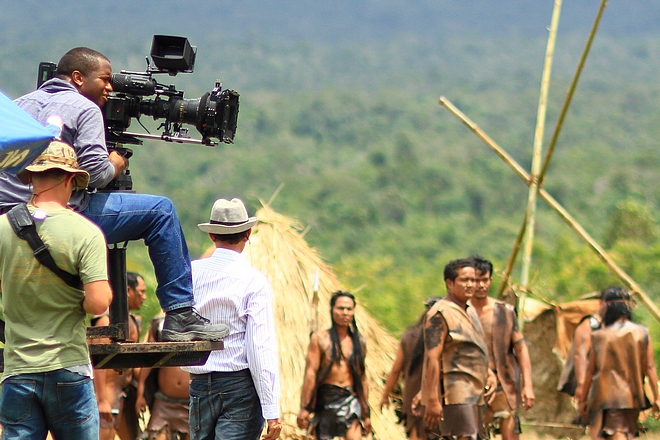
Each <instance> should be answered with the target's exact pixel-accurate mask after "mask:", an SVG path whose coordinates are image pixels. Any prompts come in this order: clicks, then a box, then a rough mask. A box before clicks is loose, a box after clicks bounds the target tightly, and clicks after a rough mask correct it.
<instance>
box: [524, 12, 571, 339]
mask: <svg viewBox="0 0 660 440" xmlns="http://www.w3.org/2000/svg"><path fill="white" fill-rule="evenodd" d="M561 2H562V0H555V6H554V8H553V10H552V18H551V20H550V33H549V34H548V43H547V46H546V49H545V64H544V66H543V74H542V75H541V91H540V93H539V106H538V110H537V115H536V130H535V131H534V145H533V151H532V170H531V178H530V182H529V192H528V194H527V210H526V212H525V220H526V225H525V226H524V230H523V236H524V241H523V242H524V246H523V253H522V268H521V272H520V286H521V287H522V293H521V295H520V298H519V301H518V310H520V315H519V316H520V317H522V316H523V310H525V299H526V297H527V294H526V293H525V290H526V289H527V284H528V283H529V271H530V267H531V265H532V248H533V245H534V227H535V223H536V199H537V194H538V189H539V170H540V169H541V151H542V144H543V134H544V132H545V117H546V113H547V109H548V89H549V88H550V73H551V72H552V60H553V57H554V54H555V43H556V41H557V27H558V26H559V15H560V12H561ZM516 247H517V246H516V245H514V249H515V248H516ZM512 253H513V252H512ZM518 324H519V326H520V329H521V330H522V328H523V326H524V325H525V323H524V322H523V320H522V318H521V319H520V322H519V323H518Z"/></svg>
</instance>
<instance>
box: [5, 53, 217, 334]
mask: <svg viewBox="0 0 660 440" xmlns="http://www.w3.org/2000/svg"><path fill="white" fill-rule="evenodd" d="M111 76H112V68H111V65H110V61H109V60H108V58H107V57H105V56H104V55H103V54H101V53H99V52H97V51H95V50H92V49H89V48H85V47H78V48H74V49H71V50H70V51H68V52H67V53H66V54H65V55H64V56H63V57H62V59H60V61H59V63H58V65H57V76H56V77H55V78H52V79H50V80H48V81H46V82H45V83H44V84H42V85H41V87H40V88H39V89H38V90H36V91H34V92H32V93H29V94H27V95H25V96H22V97H20V98H18V99H17V100H16V103H17V104H18V105H19V107H21V108H22V109H23V110H25V111H26V112H27V113H29V114H30V115H32V117H34V118H35V119H36V120H38V121H39V122H41V123H42V124H46V121H47V119H48V118H49V117H50V116H52V115H57V116H59V117H60V118H62V120H63V122H64V126H63V130H62V134H61V138H62V140H63V141H64V142H67V143H70V144H71V145H73V147H74V149H75V151H76V154H77V156H78V161H79V163H80V167H81V168H82V169H83V170H85V171H87V172H88V173H89V175H90V180H89V185H88V186H89V190H86V189H85V188H78V189H77V190H76V191H75V192H74V194H73V196H72V197H71V200H70V202H69V206H71V207H72V208H73V209H75V210H76V211H78V212H80V213H81V214H82V215H84V216H85V217H87V218H88V219H90V220H91V221H93V222H94V223H96V224H97V225H98V226H99V227H100V228H101V230H102V231H103V232H104V234H105V236H106V240H107V242H108V243H123V242H126V241H129V240H140V239H143V240H144V242H145V244H146V245H147V246H148V248H149V256H150V258H151V262H152V263H153V266H154V270H155V273H156V279H157V281H158V288H157V289H156V296H157V297H158V300H159V301H160V305H161V307H162V308H163V310H165V311H166V318H165V324H164V330H163V339H164V340H170V341H190V340H198V339H204V340H208V339H211V340H212V339H221V338H223V337H224V336H225V334H226V333H227V331H228V327H227V326H225V325H222V324H218V325H210V324H209V323H208V321H207V320H205V319H204V318H202V317H201V316H199V315H198V314H197V313H196V312H194V311H193V309H192V305H193V296H192V279H191V270H190V256H189V254H188V248H187V245H186V242H185V239H184V237H183V231H182V230H181V225H180V223H179V220H178V217H177V215H176V211H175V209H174V205H173V204H172V202H171V200H169V199H168V198H165V197H160V196H153V195H146V194H135V193H129V192H96V190H95V189H96V188H103V187H104V186H106V185H107V184H108V183H109V182H110V181H111V180H113V179H114V178H115V177H117V176H118V175H119V174H121V172H122V171H123V170H124V169H125V168H126V167H127V165H128V164H127V161H126V159H125V158H123V157H122V156H121V155H120V154H118V153H117V152H116V151H113V152H112V153H110V154H108V150H107V148H106V144H105V131H104V123H103V115H102V113H101V107H102V106H103V105H104V104H105V103H106V101H107V100H108V94H109V93H110V92H111V91H112V84H111V82H110V79H111ZM30 197H31V190H30V188H29V187H28V186H27V185H24V184H22V183H21V182H20V181H19V180H18V179H17V178H16V176H14V175H11V174H8V173H0V214H1V213H4V212H7V211H8V210H9V209H11V207H12V206H14V205H16V204H18V203H21V202H27V201H29V200H30Z"/></svg>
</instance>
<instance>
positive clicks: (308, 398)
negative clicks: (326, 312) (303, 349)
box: [297, 333, 321, 429]
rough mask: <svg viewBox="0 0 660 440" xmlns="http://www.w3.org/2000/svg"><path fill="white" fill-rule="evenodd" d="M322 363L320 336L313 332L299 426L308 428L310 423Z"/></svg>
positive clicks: (308, 349) (308, 352) (306, 364)
mask: <svg viewBox="0 0 660 440" xmlns="http://www.w3.org/2000/svg"><path fill="white" fill-rule="evenodd" d="M320 365H321V349H320V347H319V337H318V335H317V334H316V333H312V337H311V338H310V339H309V347H308V348H307V359H306V361H305V379H304V381H303V387H302V396H301V399H300V412H299V413H298V419H297V423H298V427H299V428H303V429H305V428H307V426H308V425H309V416H310V413H311V408H310V405H311V404H312V398H313V396H314V389H315V388H316V374H317V372H318V370H319V366H320Z"/></svg>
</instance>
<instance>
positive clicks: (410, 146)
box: [0, 0, 660, 331]
mask: <svg viewBox="0 0 660 440" xmlns="http://www.w3.org/2000/svg"><path fill="white" fill-rule="evenodd" d="M599 3H600V2H598V1H595V0H581V1H574V2H566V4H565V5H564V9H563V11H562V17H561V20H560V33H559V38H558V45H557V51H556V58H555V66H554V70H553V78H552V84H551V96H550V108H549V113H548V128H547V130H546V133H547V135H546V138H548V137H549V135H550V133H551V132H552V129H553V128H554V121H555V120H556V118H557V111H558V109H559V108H560V106H561V102H562V100H563V99H564V95H565V93H566V88H567V86H568V84H569V82H570V79H571V77H572V75H573V71H574V69H575V66H576V65H577V61H578V59H579V56H580V53H581V51H582V47H583V45H584V42H585V40H586V36H587V34H588V31H589V28H590V26H591V23H592V22H593V19H594V16H595V12H596V10H597V7H598V4H599ZM609 3H610V4H608V7H607V9H606V11H605V15H604V18H603V23H602V27H601V29H600V30H599V32H598V34H597V38H596V42H595V44H594V47H593V49H592V53H591V54H590V57H589V59H588V62H587V65H586V68H585V72H584V75H583V77H582V80H581V83H580V85H579V87H578V90H577V92H576V95H575V99H574V104H573V106H572V108H571V111H570V113H569V116H568V118H567V120H566V122H565V125H564V127H563V131H562V135H561V137H560V142H559V144H558V146H557V151H556V156H555V158H554V160H553V164H552V166H551V168H550V173H549V175H548V178H547V181H546V187H545V188H546V189H547V190H548V191H549V192H550V193H551V194H552V195H553V196H554V197H555V198H557V199H558V200H559V201H560V202H561V203H562V204H564V205H565V206H566V207H567V209H568V210H569V211H570V212H571V213H572V214H573V215H574V216H575V217H576V218H577V219H578V220H579V221H580V222H581V223H583V225H584V226H585V228H586V229H587V230H588V231H589V232H590V233H591V234H592V235H594V236H595V237H596V238H598V239H603V240H605V239H606V238H607V237H608V233H609V234H610V235H609V236H610V238H609V239H608V240H609V241H608V243H609V244H608V247H610V248H612V249H613V250H614V251H615V254H616V256H617V258H618V259H619V261H620V262H621V263H622V265H623V266H624V267H625V268H626V270H629V271H630V272H631V274H632V275H633V276H634V277H635V278H636V280H637V281H638V282H640V283H642V285H643V286H644V287H645V288H647V289H649V290H651V291H653V290H654V289H655V287H656V286H658V281H657V277H655V276H654V275H655V273H660V270H656V268H655V261H658V258H657V257H658V254H660V251H658V246H657V242H656V237H657V234H655V232H654V231H655V228H656V226H657V221H656V220H655V218H654V216H653V215H652V213H653V212H655V211H656V210H657V209H658V207H659V205H660V185H659V184H658V183H659V182H658V179H659V177H658V176H660V173H659V172H658V171H660V160H659V158H658V154H657V139H658V138H660V128H658V124H657V121H658V120H659V119H660V109H659V108H658V106H657V103H658V102H659V100H658V98H659V96H660V86H659V85H658V82H657V77H658V71H660V55H659V54H660V50H658V49H659V47H658V46H659V44H658V38H657V37H658V34H660V5H658V4H657V2H652V1H641V0H631V1H627V2H625V3H624V2H616V1H610V2H609ZM148 6H149V7H148ZM551 10H552V2H550V1H546V2H543V4H542V6H541V7H539V6H538V2H537V3H534V6H531V4H530V2H523V1H521V0H507V1H501V2H497V3H493V2H486V1H481V0H479V1H477V0H473V1H466V2H443V1H440V2H438V1H432V0H428V1H421V2H415V4H408V3H403V2H398V1H394V0H389V1H388V0H381V1H370V2H366V1H358V2H355V1H352V2H349V1H338V2H332V3H329V4H323V3H319V2H293V1H281V2H277V3H273V4H268V3H266V2H255V1H246V2H240V3H236V2H225V1H220V2H217V1H214V2H212V1H210V0H208V1H199V2H195V4H194V6H189V5H188V4H183V3H181V2H173V1H160V2H144V4H143V5H142V7H136V6H135V5H134V2H133V3H129V2H128V1H124V0H119V1H115V2H111V3H102V4H98V5H80V4H76V6H75V7H74V6H73V3H72V2H70V1H62V2H58V7H57V8H47V7H43V6H42V3H37V2H36V1H33V0H27V1H25V2H21V3H9V2H5V4H3V14H2V15H1V16H0V26H2V28H3V33H2V35H0V54H1V55H2V59H3V63H2V64H0V90H2V91H3V92H4V93H6V94H7V95H9V96H10V97H17V96H19V95H20V94H23V93H25V92H27V91H29V90H31V89H32V88H33V87H34V83H35V81H36V69H37V65H38V63H39V62H40V61H44V60H50V61H57V59H58V57H59V56H60V55H61V54H62V53H63V52H64V51H66V50H67V49H69V48H70V47H73V46H77V45H88V46H91V47H94V48H96V49H99V50H101V51H102V52H104V53H106V54H107V55H108V56H109V57H110V58H111V59H112V61H113V67H114V69H115V70H121V69H128V70H142V69H144V67H145V63H144V57H145V55H147V54H148V51H149V44H150V42H151V36H152V35H153V34H154V33H162V34H175V35H184V36H187V37H189V38H190V39H191V42H192V44H193V45H196V46H197V47H198V58H197V62H196V69H195V73H193V74H188V75H179V76H177V77H176V78H160V79H159V80H162V81H163V82H172V83H175V84H176V85H177V88H179V89H180V90H185V96H186V97H187V98H195V97H199V96H201V94H202V93H204V92H206V91H209V90H210V89H211V87H212V86H213V84H214V82H215V80H216V79H217V78H220V79H221V80H222V82H223V85H224V86H225V87H228V88H232V89H235V90H238V91H239V92H240V93H241V110H240V117H239V128H238V133H237V137H236V143H235V144H234V145H223V146H220V147H216V148H215V149H207V148H202V147H195V146H187V145H172V144H165V143H159V142H147V143H145V145H144V146H140V147H136V148H135V156H134V158H133V159H132V160H131V169H132V172H133V176H134V180H135V184H136V189H137V190H138V191H140V192H152V193H157V194H164V195H167V196H168V197H171V198H172V199H173V200H174V202H175V204H176V206H177V209H178V210H179V214H180V216H181V219H182V222H183V224H184V230H185V233H186V237H187V240H188V242H189V245H190V248H191V251H192V253H193V254H194V255H198V254H199V253H201V251H202V250H203V249H204V248H205V246H206V242H205V241H204V240H205V237H204V236H203V234H201V235H200V234H199V231H198V230H197V228H196V227H195V225H196V224H197V223H199V222H200V221H204V220H205V219H206V217H207V216H208V209H209V207H210V206H211V204H212V201H213V200H214V199H215V198H217V197H220V196H240V197H243V198H244V199H246V200H247V201H248V203H249V204H250V206H251V211H252V212H254V211H255V210H256V208H257V207H258V206H259V199H266V200H267V199H269V198H270V197H271V196H272V195H273V194H274V193H275V192H276V191H277V189H278V188H279V187H280V185H283V187H282V190H281V191H280V192H279V194H278V195H277V197H276V199H275V200H274V202H273V207H274V208H276V209H277V210H278V211H280V212H283V213H285V214H286V215H288V216H291V217H294V218H297V219H299V220H300V221H301V222H302V223H304V224H306V225H309V227H310V228H309V231H308V232H307V234H306V236H305V238H306V240H308V241H309V242H310V244H312V245H313V246H315V247H317V248H318V249H319V250H320V252H321V254H322V255H323V256H324V257H325V258H327V259H328V261H329V262H330V263H331V264H333V265H334V266H335V267H336V268H337V270H338V272H339V274H340V277H342V281H344V282H345V283H346V284H347V286H348V287H349V288H354V289H361V290H360V293H359V294H360V295H361V296H363V297H364V298H365V299H366V304H367V306H368V307H369V308H370V309H372V310H373V311H374V312H375V314H376V316H378V317H379V318H380V319H381V320H382V321H383V322H385V324H386V325H387V326H388V327H389V328H390V329H393V330H395V331H400V330H401V329H402V328H403V327H405V326H406V325H407V324H408V323H410V322H412V320H413V319H414V317H416V316H417V314H418V312H419V309H418V308H415V307H411V306H410V304H419V307H421V299H422V298H423V297H425V296H428V295H430V294H442V291H443V287H442V282H441V280H440V279H439V277H438V273H439V272H440V270H441V267H442V266H443V265H444V264H445V263H446V262H447V261H448V260H449V259H451V258H455V257H457V256H463V255H467V254H470V253H474V252H478V253H481V254H483V255H485V256H487V257H490V258H492V259H493V260H494V261H495V262H496V265H497V267H498V268H502V267H503V265H504V263H505V261H506V259H507V258H508V255H509V252H510V249H511V244H512V242H513V239H514V238H515V236H516V233H517V230H518V227H519V224H520V222H521V221H522V213H523V211H524V201H525V199H526V189H525V186H524V184H523V183H522V182H521V181H520V180H519V179H517V178H516V177H515V176H514V175H513V174H512V173H511V172H510V170H508V169H507V168H506V167H505V166H504V165H503V164H502V163H500V161H499V159H497V158H496V157H495V155H494V154H493V153H492V152H490V151H489V150H487V148H486V147H485V146H484V145H483V144H482V143H481V142H480V141H479V140H478V139H476V137H474V135H472V134H471V133H469V132H468V131H467V130H466V129H465V127H463V126H462V125H461V124H460V123H459V122H458V121H456V120H455V119H454V118H453V117H452V116H451V115H449V114H448V113H447V112H446V111H444V110H443V109H442V108H440V106H439V105H438V104H437V99H438V97H439V96H440V95H444V96H446V97H447V98H448V99H450V100H451V101H452V102H454V103H455V104H456V105H457V106H458V107H459V108H460V109H461V110H462V111H463V112H465V113H466V114H467V115H468V116H469V117H471V118H472V119H473V120H475V122H476V123H477V124H479V126H480V127H481V128H482V129H484V130H485V131H486V132H487V133H488V134H489V135H490V136H491V137H492V138H493V139H495V140H496V141H497V142H498V143H500V145H502V146H503V147H504V148H506V149H507V151H509V152H510V153H511V154H512V155H513V156H514V157H515V158H516V159H517V160H518V161H519V162H520V163H521V164H522V165H523V166H525V167H529V161H530V156H531V152H530V151H531V144H532V139H533V131H534V125H535V118H536V106H537V101H538V89H539V83H540V76H541V68H542V65H543V55H544V50H545V38H546V27H547V26H548V24H549V21H550V13H551ZM74 11H75V13H74ZM148 119H149V118H148V117H144V118H143V120H144V122H145V124H146V125H147V126H148V127H151V128H152V129H153V128H154V127H155V125H154V124H153V121H152V122H149V121H148ZM131 128H132V129H135V130H139V126H138V125H137V124H134V127H133V126H132V127H131ZM191 132H194V129H192V128H191ZM626 204H627V205H626ZM626 206H628V207H631V208H629V209H628V208H626ZM539 210H540V212H539V222H538V233H537V237H538V238H537V243H536V250H535V256H534V262H535V271H536V272H535V278H534V280H535V286H534V287H535V289H537V290H538V292H539V294H543V295H544V296H548V297H552V298H572V297H575V296H577V295H579V294H581V293H584V292H586V291H590V290H595V289H599V288H602V287H604V284H606V283H611V282H614V281H615V280H614V279H613V278H612V277H611V276H609V275H608V274H607V272H606V271H605V270H603V268H602V267H601V266H600V265H599V263H598V261H596V260H595V259H594V258H592V257H591V256H590V255H589V253H588V252H587V251H586V250H585V249H584V247H583V246H582V245H581V244H579V243H578V242H577V241H576V240H575V239H574V236H573V235H572V233H571V232H570V231H569V230H568V229H567V228H565V226H564V225H563V224H561V223H560V222H559V220H558V219H557V218H556V216H555V215H554V214H553V213H551V212H549V210H548V209H547V208H545V207H544V206H541V205H540V208H539ZM631 212H632V214H634V215H636V216H637V217H635V219H638V220H639V219H641V220H640V221H642V222H643V221H646V222H647V223H646V224H647V226H648V228H646V229H644V230H645V231H650V232H649V233H648V234H646V235H642V234H641V232H640V230H641V229H640V230H636V229H634V228H633V229H632V231H630V232H629V233H628V235H626V236H625V237H623V238H625V239H626V240H623V239H621V240H619V238H620V237H619V236H617V234H615V233H612V232H611V231H612V230H614V231H615V232H616V231H618V230H619V229H620V228H614V229H612V226H611V225H612V224H613V223H612V222H613V221H614V220H616V218H620V217H621V215H624V214H625V215H627V213H628V214H629V213H631ZM621 213H623V214H621ZM618 214H621V215H619V217H617V215H618ZM625 215H624V217H625ZM626 222H627V223H631V221H630V220H626ZM614 224H616V223H614ZM608 231H610V232H608ZM612 234H614V235H612ZM617 246H618V247H617ZM658 287H660V286H658Z"/></svg>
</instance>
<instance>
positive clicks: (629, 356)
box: [589, 320, 651, 438]
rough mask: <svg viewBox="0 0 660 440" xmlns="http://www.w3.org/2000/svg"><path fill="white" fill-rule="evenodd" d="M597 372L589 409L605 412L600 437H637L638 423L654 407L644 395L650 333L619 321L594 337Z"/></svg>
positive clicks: (592, 353)
mask: <svg viewBox="0 0 660 440" xmlns="http://www.w3.org/2000/svg"><path fill="white" fill-rule="evenodd" d="M591 343H592V352H591V354H590V356H594V361H595V370H594V375H593V382H592V385H591V388H590V390H589V402H590V403H589V406H590V407H591V408H594V409H597V410H602V411H603V425H602V428H601V431H600V435H601V436H603V437H609V436H611V435H614V433H616V432H622V433H626V434H627V436H628V438H633V437H637V436H638V429H637V419H638V417H639V412H640V410H642V409H646V408H649V407H650V406H651V405H650V403H649V401H648V399H647V398H646V395H645V394H644V376H645V375H646V367H647V365H648V363H647V361H648V360H647V353H648V345H649V331H648V329H647V328H646V327H644V326H642V325H639V324H635V323H633V322H630V321H627V320H626V321H618V322H615V323H613V324H611V325H609V326H607V327H605V328H603V329H602V330H597V331H594V332H593V333H592V334H591Z"/></svg>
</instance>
